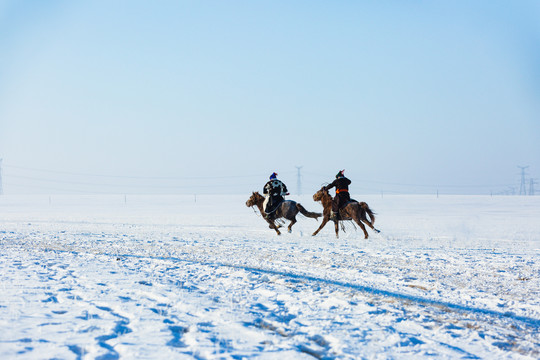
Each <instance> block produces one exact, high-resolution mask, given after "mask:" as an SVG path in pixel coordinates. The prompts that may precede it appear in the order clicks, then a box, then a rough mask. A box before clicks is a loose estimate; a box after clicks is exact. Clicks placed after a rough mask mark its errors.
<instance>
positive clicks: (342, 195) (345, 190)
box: [324, 170, 351, 220]
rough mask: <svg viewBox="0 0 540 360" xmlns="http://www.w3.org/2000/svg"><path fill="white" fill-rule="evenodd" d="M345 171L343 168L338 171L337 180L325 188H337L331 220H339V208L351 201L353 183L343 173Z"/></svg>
mask: <svg viewBox="0 0 540 360" xmlns="http://www.w3.org/2000/svg"><path fill="white" fill-rule="evenodd" d="M344 171H345V170H341V171H340V172H338V173H337V175H336V180H334V181H333V182H332V183H331V184H330V185H327V186H325V187H324V189H325V190H330V189H331V188H333V187H335V188H336V196H335V197H334V201H333V202H332V213H331V215H330V219H331V220H339V210H340V209H341V208H342V207H344V206H345V205H346V204H347V203H348V202H349V201H351V195H349V185H350V184H351V180H349V179H347V178H346V177H345V175H344V174H343V172H344Z"/></svg>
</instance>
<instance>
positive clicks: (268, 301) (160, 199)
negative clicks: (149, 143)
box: [0, 194, 540, 360]
mask: <svg viewBox="0 0 540 360" xmlns="http://www.w3.org/2000/svg"><path fill="white" fill-rule="evenodd" d="M249 195H250V194H246V196H215V197H212V196H197V197H196V198H195V197H194V196H134V195H130V196H127V197H124V196H123V195H119V196H52V197H48V196H29V197H24V196H6V195H4V196H2V197H0V219H1V222H0V239H1V240H0V244H1V251H0V276H1V282H0V328H1V331H0V358H2V359H11V358H18V359H50V358H58V359H94V358H95V359H116V358H137V359H144V358H146V359H193V358H196V359H242V358H260V359H280V360H283V359H312V358H322V359H331V358H339V359H359V358H366V359H387V358H393V359H411V358H414V359H421V358H430V359H431V358H451V359H456V358H457V359H463V358H467V359H473V358H483V359H538V358H540V279H539V278H540V276H539V275H540V197H517V196H516V197H489V196H486V197H483V196H440V197H439V198H437V197H435V196H384V198H383V197H381V196H359V195H355V198H358V199H359V200H363V201H367V202H368V203H369V205H370V206H371V208H372V209H374V210H375V211H376V212H377V221H376V225H377V227H378V228H379V229H381V230H382V232H381V233H380V234H374V233H373V232H371V231H370V238H369V239H367V240H365V239H363V235H362V232H361V231H360V230H359V229H358V230H355V229H354V228H353V227H352V225H348V226H347V232H346V233H345V234H342V235H341V236H340V238H339V239H336V238H335V236H334V232H333V227H332V226H331V225H327V227H326V228H324V229H323V230H322V231H321V233H320V234H319V235H318V236H316V237H312V236H311V233H312V232H313V231H314V230H315V229H316V228H317V226H318V224H319V223H318V222H317V221H315V220H314V219H308V218H305V217H302V216H299V221H298V223H297V224H296V225H295V226H294V227H293V232H292V233H291V234H289V233H286V232H285V233H284V234H283V235H282V236H277V235H276V234H275V232H274V231H272V230H270V229H268V226H267V225H265V223H264V221H263V220H262V219H261V217H260V216H258V215H257V214H255V213H254V212H253V210H252V209H251V208H247V207H246V206H245V201H246V200H247V198H248V196H249ZM290 198H291V199H293V200H300V202H301V203H302V204H303V205H304V206H305V207H306V208H307V209H308V210H311V211H320V210H321V206H320V205H319V204H318V203H314V202H313V200H312V199H311V196H303V197H297V196H291V197H290ZM368 231H369V230H368Z"/></svg>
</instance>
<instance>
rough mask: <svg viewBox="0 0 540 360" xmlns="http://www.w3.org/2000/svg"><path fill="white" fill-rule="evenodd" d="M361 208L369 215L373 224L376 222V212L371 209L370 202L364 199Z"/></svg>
mask: <svg viewBox="0 0 540 360" xmlns="http://www.w3.org/2000/svg"><path fill="white" fill-rule="evenodd" d="M360 208H361V209H362V211H364V212H365V213H366V214H368V215H369V218H370V219H371V221H370V222H371V225H373V224H375V213H374V212H373V211H371V209H370V208H369V206H368V204H367V203H365V202H363V201H362V202H361V203H360Z"/></svg>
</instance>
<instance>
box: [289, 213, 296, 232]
mask: <svg viewBox="0 0 540 360" xmlns="http://www.w3.org/2000/svg"><path fill="white" fill-rule="evenodd" d="M294 224H296V216H295V217H293V218H292V219H291V223H290V224H289V228H288V229H289V232H291V231H292V226H293V225H294Z"/></svg>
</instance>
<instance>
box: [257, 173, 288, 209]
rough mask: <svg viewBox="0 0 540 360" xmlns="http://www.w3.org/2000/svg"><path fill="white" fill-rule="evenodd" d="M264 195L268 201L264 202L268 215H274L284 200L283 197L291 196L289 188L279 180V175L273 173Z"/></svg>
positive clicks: (265, 186)
mask: <svg viewBox="0 0 540 360" xmlns="http://www.w3.org/2000/svg"><path fill="white" fill-rule="evenodd" d="M263 194H264V195H265V197H266V199H265V200H264V204H263V206H264V212H265V213H267V214H270V213H272V212H273V211H274V210H275V209H276V208H277V207H278V205H279V204H281V202H282V201H283V200H285V199H284V198H283V196H285V195H289V192H288V190H287V186H285V184H284V183H283V182H282V181H281V180H278V178H277V173H275V172H273V173H272V175H270V180H269V181H268V182H267V183H266V184H265V185H264V188H263Z"/></svg>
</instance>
